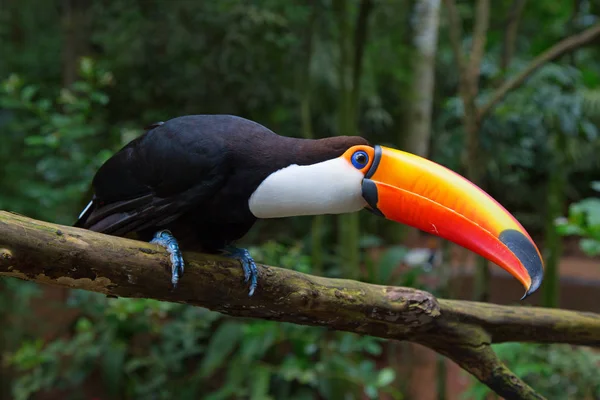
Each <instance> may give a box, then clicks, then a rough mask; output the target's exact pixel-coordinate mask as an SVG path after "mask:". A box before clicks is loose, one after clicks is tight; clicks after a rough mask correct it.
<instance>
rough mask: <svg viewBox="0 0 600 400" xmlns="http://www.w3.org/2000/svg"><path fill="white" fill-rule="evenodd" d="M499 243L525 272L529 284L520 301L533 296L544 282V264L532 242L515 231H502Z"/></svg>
mask: <svg viewBox="0 0 600 400" xmlns="http://www.w3.org/2000/svg"><path fill="white" fill-rule="evenodd" d="M500 241H501V242H502V243H504V244H505V245H506V247H508V248H509V249H510V251H512V252H513V253H514V254H515V256H517V258H518V259H519V261H521V264H523V266H524V267H525V269H526V270H527V273H528V274H529V278H530V279H531V284H530V285H529V288H528V289H527V292H526V293H525V294H524V295H523V297H522V298H521V300H523V299H525V298H526V297H528V296H530V295H531V294H533V293H534V292H535V291H536V290H538V288H539V287H540V286H541V284H542V281H543V280H544V264H543V262H542V259H541V258H540V255H539V252H538V250H537V248H536V247H535V245H534V244H533V242H532V241H531V240H530V239H529V238H528V237H527V236H525V235H524V234H523V233H522V232H519V231H517V230H515V229H507V230H504V231H503V232H502V233H501V234H500Z"/></svg>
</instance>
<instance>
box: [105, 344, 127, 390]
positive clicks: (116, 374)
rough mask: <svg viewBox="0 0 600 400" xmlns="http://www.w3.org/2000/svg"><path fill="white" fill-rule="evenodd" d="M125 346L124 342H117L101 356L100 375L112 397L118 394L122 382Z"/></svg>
mask: <svg viewBox="0 0 600 400" xmlns="http://www.w3.org/2000/svg"><path fill="white" fill-rule="evenodd" d="M126 354H127V346H126V345H125V343H122V342H117V343H114V344H113V345H112V346H111V347H110V351H107V352H105V353H104V356H103V357H102V375H103V379H104V386H105V387H106V388H107V389H108V392H109V394H110V395H111V396H112V397H115V396H117V395H118V393H119V391H120V389H121V385H122V382H123V378H124V374H123V372H124V371H123V367H124V365H125V355H126Z"/></svg>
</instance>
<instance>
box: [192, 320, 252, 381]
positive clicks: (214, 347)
mask: <svg viewBox="0 0 600 400" xmlns="http://www.w3.org/2000/svg"><path fill="white" fill-rule="evenodd" d="M242 333H243V331H242V325H241V324H239V323H237V322H235V321H227V322H224V323H223V324H221V325H220V326H219V328H217V330H216V331H215V333H214V334H213V336H212V338H211V340H210V343H209V344H208V351H207V352H206V355H205V356H204V358H203V359H202V363H201V365H200V375H201V376H202V377H203V378H206V377H208V376H210V375H211V374H212V373H213V372H214V371H215V370H216V369H217V368H219V367H220V366H221V365H222V364H223V362H224V361H225V359H226V358H227V356H229V355H230V354H231V352H232V351H233V349H234V348H235V346H236V345H237V344H238V342H239V340H240V339H241V338H242Z"/></svg>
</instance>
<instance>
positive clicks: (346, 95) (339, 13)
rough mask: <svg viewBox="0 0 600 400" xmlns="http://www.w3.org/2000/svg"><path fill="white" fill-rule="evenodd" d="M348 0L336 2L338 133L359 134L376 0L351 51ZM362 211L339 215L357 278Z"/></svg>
mask: <svg viewBox="0 0 600 400" xmlns="http://www.w3.org/2000/svg"><path fill="white" fill-rule="evenodd" d="M348 4H349V3H347V2H346V1H344V0H337V1H335V2H334V12H335V13H336V17H337V19H338V30H339V32H338V48H339V53H340V59H339V65H338V68H339V69H338V82H339V92H340V96H339V99H340V103H339V108H338V135H349V136H352V135H356V128H357V124H358V116H359V100H360V78H361V74H362V61H363V54H364V47H365V44H366V41H367V36H368V35H367V28H368V21H369V15H370V14H371V10H372V1H371V0H364V1H363V2H361V5H360V10H359V12H358V16H357V20H356V21H357V22H356V25H355V32H354V46H353V48H354V53H353V54H352V52H351V47H350V45H351V36H352V35H351V29H350V23H349V14H350V13H349V10H348ZM359 217H360V215H359V214H358V213H352V214H344V215H340V216H338V236H339V240H338V243H339V245H338V254H339V255H340V257H341V258H342V259H343V260H344V265H345V266H346V271H345V273H346V274H347V276H348V277H350V278H356V277H357V276H358V273H359V270H360V248H359V239H360V232H359V228H360V219H359Z"/></svg>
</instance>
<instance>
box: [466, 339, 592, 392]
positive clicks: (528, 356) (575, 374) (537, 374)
mask: <svg viewBox="0 0 600 400" xmlns="http://www.w3.org/2000/svg"><path fill="white" fill-rule="evenodd" d="M492 347H493V348H494V351H496V353H497V354H498V356H499V357H500V359H502V360H503V361H504V363H505V364H506V366H507V367H508V368H510V369H511V370H512V371H513V372H514V373H515V374H516V375H517V376H518V377H520V378H521V379H523V380H524V381H525V382H526V383H527V384H529V385H530V386H533V387H534V388H535V390H536V391H537V392H538V393H540V394H541V395H542V396H544V397H545V398H547V399H548V400H578V399H586V398H598V397H599V396H600V381H599V380H598V368H599V367H600V354H598V353H597V352H595V351H593V350H592V349H591V348H586V347H576V346H570V345H537V344H529V343H503V344H497V345H493V346H492ZM472 381H473V385H472V386H471V387H470V388H469V390H468V391H467V392H465V393H464V395H463V398H465V399H474V400H485V399H487V398H488V395H490V394H491V393H493V392H491V391H490V389H489V388H488V387H487V386H485V385H483V384H482V383H481V382H479V381H476V380H475V379H474V378H472Z"/></svg>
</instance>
